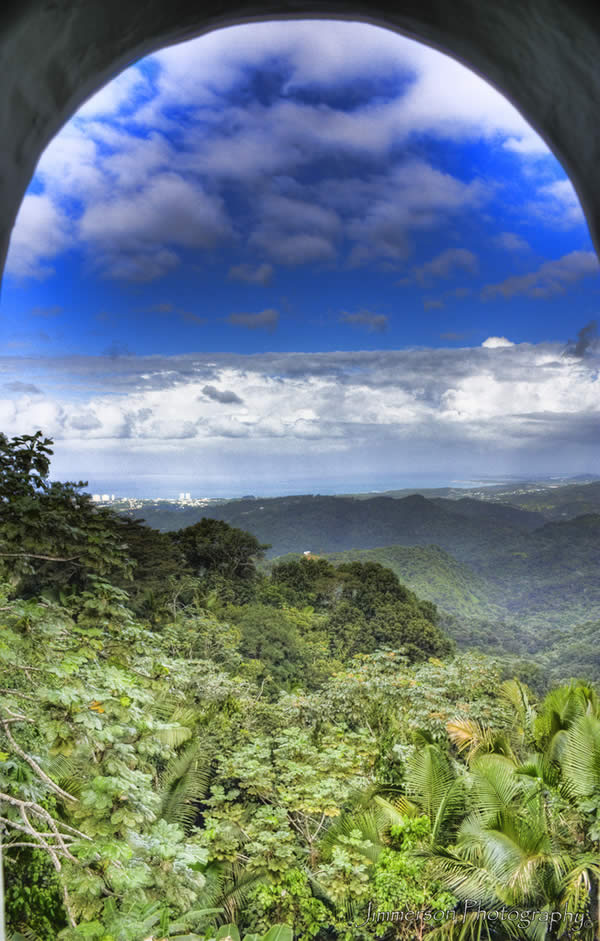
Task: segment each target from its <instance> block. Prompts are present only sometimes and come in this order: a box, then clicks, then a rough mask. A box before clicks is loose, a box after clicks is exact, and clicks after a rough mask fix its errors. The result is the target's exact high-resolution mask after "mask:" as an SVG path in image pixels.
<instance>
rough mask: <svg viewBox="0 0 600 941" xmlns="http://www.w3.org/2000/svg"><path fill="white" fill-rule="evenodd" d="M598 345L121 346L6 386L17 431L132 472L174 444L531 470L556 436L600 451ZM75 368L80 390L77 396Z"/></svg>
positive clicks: (48, 364) (279, 462)
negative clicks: (34, 381) (26, 386)
mask: <svg viewBox="0 0 600 941" xmlns="http://www.w3.org/2000/svg"><path fill="white" fill-rule="evenodd" d="M589 327H590V325H587V328H588V329H587V332H586V333H584V334H583V335H582V336H581V339H582V340H583V342H584V343H585V342H586V340H589V338H590V329H589ZM447 339H452V340H456V339H462V337H461V336H460V335H456V334H448V335H447ZM499 349H501V351H502V355H498V350H499ZM580 352H581V348H580ZM584 352H585V356H564V355H563V353H564V347H561V345H560V344H558V343H542V344H537V345H532V344H526V343H522V344H512V343H511V341H509V340H507V339H506V337H489V338H488V339H487V340H486V341H485V342H484V343H483V345H482V346H479V347H470V348H469V347H464V346H463V347H462V348H448V347H445V348H439V349H423V348H420V349H416V350H404V351H402V350H400V351H399V350H374V351H365V352H338V353H321V354H303V353H296V354H285V353H270V354H257V355H253V356H242V355H234V354H228V355H226V354H212V355H211V356H200V355H198V354H188V355H181V356H174V357H167V356H147V357H119V358H117V359H115V360H114V361H113V362H112V363H111V368H110V370H107V369H106V360H105V359H104V360H103V359H102V357H81V356H78V357H72V358H63V359H58V358H57V359H56V360H54V359H53V360H44V359H41V358H40V359H38V360H31V362H30V367H31V368H32V369H35V370H37V372H38V374H39V375H40V377H42V376H43V379H44V382H43V384H44V386H45V387H46V388H47V389H48V390H53V391H51V392H48V393H47V394H46V397H45V398H42V397H36V396H32V397H31V398H29V399H28V398H27V397H23V398H22V399H20V400H19V402H18V403H17V402H15V401H13V400H12V399H11V398H10V397H8V390H6V391H7V396H6V397H5V398H2V396H0V418H1V420H2V427H3V429H4V430H5V433H8V434H19V433H27V432H30V431H31V430H32V429H34V428H38V427H40V428H43V429H44V431H45V433H47V434H50V435H53V436H54V437H55V438H56V441H57V445H56V452H57V455H59V454H67V453H68V454H69V455H70V456H71V458H73V456H75V457H77V460H78V461H79V462H80V465H81V461H82V460H85V455H86V454H90V453H91V451H90V450H89V449H90V448H92V447H93V448H96V451H95V452H94V453H97V454H98V455H99V457H98V460H100V458H101V455H102V454H104V455H105V459H106V460H107V461H108V460H109V458H110V461H112V462H113V466H114V468H116V469H118V474H117V475H118V476H121V474H120V469H121V467H122V465H123V462H127V461H129V462H131V464H132V466H137V467H138V469H139V468H142V467H147V465H148V461H149V460H151V461H152V466H153V470H154V468H155V467H156V466H157V465H159V464H160V462H161V460H162V459H161V455H165V461H166V464H165V471H164V472H165V474H168V473H172V466H173V460H174V459H175V457H174V455H176V460H177V464H178V466H179V467H189V468H193V467H194V466H197V460H198V456H199V454H202V455H203V461H204V459H205V458H206V460H209V457H207V455H212V457H210V460H213V458H214V460H217V457H215V455H217V454H218V455H220V457H219V458H218V461H220V462H221V463H220V464H219V466H220V467H226V465H227V460H229V461H233V464H230V465H229V468H230V472H231V473H232V474H233V468H235V469H237V468H239V463H240V461H244V462H245V463H246V464H248V462H251V464H252V466H254V462H255V461H257V462H258V463H259V464H260V461H261V460H263V459H264V460H267V456H268V462H267V464H266V465H265V468H266V471H267V472H270V473H272V474H273V475H276V476H277V475H279V478H280V479H281V476H282V475H283V473H284V470H285V468H286V467H296V468H297V467H298V466H299V464H300V465H302V464H303V461H304V463H305V459H308V455H313V456H314V457H315V459H318V460H319V467H320V468H321V467H322V466H323V464H322V463H321V461H324V462H325V461H326V460H329V458H327V455H330V456H331V459H332V460H333V455H337V458H338V459H339V460H340V462H341V465H340V466H341V468H342V470H343V471H344V472H346V471H347V468H348V466H352V467H360V466H362V465H365V467H368V466H370V468H371V469H372V468H373V467H374V466H378V467H379V468H380V469H381V468H384V467H386V468H389V469H390V471H392V470H393V469H394V468H395V467H396V468H397V464H398V460H400V459H402V461H403V466H410V467H413V466H414V467H415V468H418V467H419V461H421V462H424V463H421V464H420V467H421V469H423V468H424V467H429V468H431V467H432V466H436V465H437V466H439V465H440V463H441V465H442V466H446V464H444V461H445V460H446V459H447V458H448V456H449V455H450V456H452V455H455V456H456V459H457V460H458V459H460V460H462V462H463V466H469V465H470V466H472V467H473V466H475V465H473V461H478V462H479V465H478V466H479V467H480V469H482V468H481V465H482V463H483V464H487V469H488V471H489V472H494V471H497V461H500V460H504V459H506V460H509V459H510V460H512V459H513V458H514V459H515V460H516V459H517V457H518V456H519V455H520V456H521V457H520V458H519V460H522V461H523V462H524V463H523V466H524V467H525V468H526V469H528V470H531V469H532V468H533V467H536V469H537V468H538V465H536V460H537V455H538V454H540V453H541V452H542V451H544V450H545V449H546V450H547V449H551V447H552V444H553V443H554V445H555V447H557V446H559V443H560V442H563V444H560V447H561V453H562V454H563V456H564V457H565V460H566V459H567V458H569V459H570V457H571V454H575V453H577V454H579V455H580V458H581V461H582V462H583V461H584V458H585V456H586V455H587V458H588V459H589V460H592V459H597V457H598V456H599V455H598V450H599V446H598V442H597V440H596V438H593V439H591V438H590V437H589V431H590V428H592V427H594V423H596V424H597V422H598V420H599V419H600V371H599V366H600V358H599V356H598V351H597V348H596V347H595V345H594V344H593V343H590V344H589V345H588V346H586V348H585V350H584ZM16 368H17V367H16V366H15V363H14V361H13V360H12V359H11V358H10V357H5V358H4V359H0V369H2V371H3V374H4V376H5V377H7V381H11V379H10V371H11V370H14V369H16ZM65 377H68V379H69V381H70V383H71V385H72V386H74V387H75V386H76V387H77V388H78V390H79V391H78V394H77V396H73V397H72V400H71V398H70V397H69V396H68V395H67V394H66V393H65V386H64V379H65ZM15 381H17V379H16V378H15ZM86 387H87V388H88V392H87V393H85V392H84V391H83V390H85V388H86ZM207 390H208V391H207ZM232 390H235V391H233V392H232ZM231 392H232V394H230V393H231ZM82 393H83V394H82ZM232 395H234V396H236V397H237V398H238V399H240V400H243V401H239V402H235V401H233V400H232ZM225 400H227V401H225ZM228 404H230V405H235V414H230V410H229V409H227V408H225V407H223V406H226V405H228ZM17 405H18V407H17ZM586 435H587V437H586ZM567 440H568V441H569V443H570V449H571V450H570V451H569V453H568V454H566V453H565V452H564V442H565V441H567ZM124 441H126V442H127V445H126V447H125V446H124V445H123V442H124ZM234 443H235V446H234ZM228 448H233V449H234V450H228ZM111 449H112V450H111ZM311 449H313V450H311ZM555 454H556V452H555ZM555 454H554V457H553V458H552V459H553V460H555ZM107 455H108V456H107ZM110 455H112V457H110ZM227 455H229V458H227V457H226V456H227ZM261 455H262V457H261ZM419 455H420V457H419ZM461 455H462V457H461ZM482 455H484V456H483V457H482ZM485 455H487V457H486V456H485ZM511 455H512V456H513V457H512V458H511V457H510V456H511ZM515 455H516V456H517V457H515ZM169 456H170V460H167V458H168V457H169ZM491 456H493V462H494V463H495V466H492V464H491V463H490V461H492V457H491ZM453 459H454V458H453ZM64 460H65V461H66V460H67V459H66V457H65V458H64ZM94 460H95V463H94V466H97V463H98V462H97V461H96V459H94ZM288 460H289V461H290V462H291V464H287V463H286V462H287V461H288ZM578 460H579V458H578ZM136 462H137V463H136ZM294 462H295V463H294ZM298 462H299V464H298ZM361 462H362V464H361ZM73 466H74V465H72V462H71V464H70V465H67V468H70V469H71V471H72V469H73ZM88 466H89V465H88ZM588 466H589V465H588ZM269 468H270V471H269ZM78 472H79V470H78ZM81 472H82V473H84V474H87V473H88V472H87V470H85V468H83V467H82V468H81ZM113 472H115V473H116V471H113Z"/></svg>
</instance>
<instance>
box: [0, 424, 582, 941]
mask: <svg viewBox="0 0 600 941" xmlns="http://www.w3.org/2000/svg"><path fill="white" fill-rule="evenodd" d="M50 444H51V442H49V441H48V440H47V439H44V438H42V436H41V435H40V434H37V435H34V436H30V437H25V438H18V439H13V440H12V441H8V440H7V439H5V438H2V439H1V441H0V445H1V448H0V451H1V458H2V460H1V468H0V469H1V473H2V478H1V480H2V487H3V488H4V489H3V499H2V502H0V511H1V512H2V513H3V514H4V515H3V523H4V524H5V525H4V526H3V529H2V540H3V543H2V552H3V555H2V566H3V568H2V573H1V574H2V578H3V582H2V591H1V593H0V684H1V688H0V824H1V829H2V842H3V847H2V849H3V854H2V855H3V857H4V869H5V884H6V891H5V900H4V903H5V909H6V916H7V921H8V928H9V932H12V938H14V941H20V939H22V938H25V939H26V941H31V939H38V941H54V939H61V941H77V939H88V941H150V939H152V941H166V939H177V938H178V939H181V941H183V939H187V941H218V939H221V941H224V939H227V938H230V939H232V941H292V938H294V937H295V938H298V939H312V938H314V939H317V941H319V939H322V941H326V939H339V941H366V939H369V938H373V937H377V938H383V939H386V941H393V939H402V941H409V939H414V938H423V937H427V938H429V937H430V938H431V939H432V941H433V939H435V938H436V937H439V938H479V937H482V938H483V937H489V938H495V939H503V938H513V937H515V938H530V939H532V941H537V939H541V938H549V939H550V938H563V937H564V938H578V939H581V941H592V939H594V938H595V937H596V936H597V926H598V907H599V898H600V893H599V885H600V704H599V701H598V697H597V694H596V692H595V691H594V689H593V687H592V686H589V685H586V684H584V683H572V684H570V685H567V686H558V687H556V688H555V689H553V690H552V691H551V692H549V693H548V694H547V695H545V696H542V697H540V696H536V695H535V694H534V693H532V692H531V690H530V689H528V688H527V686H526V685H525V684H524V683H523V682H521V681H519V680H517V679H514V678H513V677H514V674H515V671H514V669H513V667H514V664H513V663H512V662H510V661H509V660H507V659H506V658H505V657H504V658H502V657H497V658H493V657H490V656H486V655H483V654H480V653H475V652H472V653H461V654H459V655H456V653H455V651H454V648H453V645H452V644H451V643H450V642H449V641H448V639H447V637H446V636H445V635H444V633H443V631H442V630H441V627H440V619H439V615H438V612H437V610H436V607H435V605H434V604H432V603H431V602H430V601H425V600H423V599H421V598H419V597H418V596H417V595H416V594H415V593H414V592H413V591H411V590H410V589H408V588H407V587H406V586H405V585H403V584H402V583H401V581H400V580H399V579H398V577H397V575H396V574H394V573H393V572H391V571H390V570H389V569H386V568H385V567H384V566H382V565H381V564H379V563H377V562H374V561H372V560H368V561H362V562H361V561H353V562H349V563H344V564H342V565H340V566H338V567H336V566H334V565H333V564H332V563H331V562H329V561H327V560H323V559H304V560H298V559H295V560H287V561H285V562H282V563H279V564H277V565H275V566H274V567H273V569H272V572H271V574H269V575H266V574H264V573H261V572H260V571H259V569H258V567H257V562H258V561H259V560H260V556H261V553H262V552H263V551H264V546H263V545H261V544H260V543H258V541H257V540H256V539H254V538H253V537H251V536H247V534H245V533H243V532H240V531H237V530H235V529H231V528H230V527H227V525H226V524H225V523H219V525H213V522H214V521H213V522H211V521H205V522H203V523H201V524H199V525H197V526H194V527H192V530H193V531H191V532H186V531H185V530H184V531H183V533H181V534H180V535H179V536H178V537H177V538H176V539H175V538H172V537H170V536H166V535H164V534H161V533H157V532H155V531H153V530H151V529H149V528H147V527H143V526H141V525H140V524H139V523H132V522H129V521H124V520H119V519H118V518H116V517H114V516H113V515H112V514H111V513H110V512H108V511H98V510H97V509H96V508H95V507H94V506H93V505H92V504H91V502H90V501H89V500H88V499H87V498H86V497H85V495H84V494H81V493H80V492H79V491H80V489H81V487H80V485H76V484H59V485H56V484H50V483H49V481H48V471H49V463H48V462H49V457H48V455H49V454H50ZM30 523H31V525H32V527H33V530H32V533H33V535H32V534H30V533H29V530H28V526H29V525H30ZM98 553H100V554H101V555H102V559H101V561H98ZM65 559H66V560H67V561H63V560H65ZM61 566H62V568H61ZM132 573H133V577H132ZM501 912H504V916H501V915H500V914H498V913H501ZM494 913H497V914H496V917H493V916H494ZM557 913H559V914H560V918H559V917H558V915H557ZM594 925H595V926H596V928H594ZM595 931H596V934H594V932H595ZM9 936H10V935H9Z"/></svg>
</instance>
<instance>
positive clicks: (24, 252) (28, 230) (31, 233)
mask: <svg viewBox="0 0 600 941" xmlns="http://www.w3.org/2000/svg"><path fill="white" fill-rule="evenodd" d="M71 244H72V234H71V225H70V223H69V219H68V217H67V215H66V213H65V212H64V211H63V210H62V209H61V208H60V207H58V206H56V205H55V204H54V203H53V201H52V200H51V199H50V197H49V196H47V195H46V194H44V193H27V195H26V196H25V198H24V199H23V202H22V203H21V208H20V209H19V214H18V216H17V219H16V222H15V227H14V229H13V231H12V235H11V239H10V247H9V252H8V257H7V261H6V271H7V274H11V275H14V276H15V277H17V278H35V279H36V280H39V281H42V280H44V279H45V278H48V277H49V276H50V275H51V274H53V273H54V268H53V267H52V266H51V264H50V260H51V259H53V258H55V257H56V256H57V255H59V254H60V253H61V252H63V251H65V250H66V249H67V248H69V247H70V246H71Z"/></svg>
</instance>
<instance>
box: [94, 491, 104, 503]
mask: <svg viewBox="0 0 600 941" xmlns="http://www.w3.org/2000/svg"><path fill="white" fill-rule="evenodd" d="M101 499H102V497H101V496H100V494H99V493H93V494H92V500H93V502H94V503H100V500H101Z"/></svg>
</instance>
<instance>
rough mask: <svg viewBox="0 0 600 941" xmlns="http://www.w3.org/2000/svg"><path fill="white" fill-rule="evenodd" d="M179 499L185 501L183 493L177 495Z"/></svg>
mask: <svg viewBox="0 0 600 941" xmlns="http://www.w3.org/2000/svg"><path fill="white" fill-rule="evenodd" d="M179 499H180V500H185V493H183V491H182V492H181V493H180V494H179Z"/></svg>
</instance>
